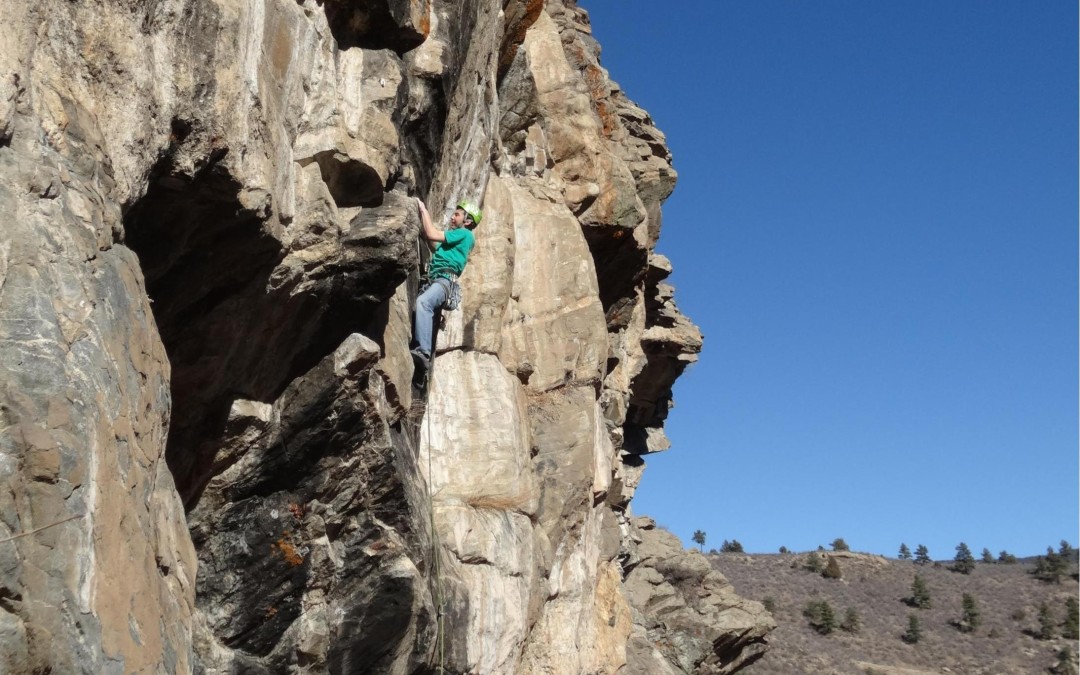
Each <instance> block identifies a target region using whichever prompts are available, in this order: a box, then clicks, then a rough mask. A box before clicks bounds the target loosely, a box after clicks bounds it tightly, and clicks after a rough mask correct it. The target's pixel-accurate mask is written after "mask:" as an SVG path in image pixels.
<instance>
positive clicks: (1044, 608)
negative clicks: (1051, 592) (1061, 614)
mask: <svg viewBox="0 0 1080 675" xmlns="http://www.w3.org/2000/svg"><path fill="white" fill-rule="evenodd" d="M1055 628H1057V622H1056V621H1054V616H1053V614H1051V613H1050V605H1048V604H1046V603H1045V602H1044V603H1042V604H1040V605H1039V630H1037V631H1035V637H1037V638H1038V639H1040V640H1052V639H1053V638H1054V632H1055V630H1054V629H1055Z"/></svg>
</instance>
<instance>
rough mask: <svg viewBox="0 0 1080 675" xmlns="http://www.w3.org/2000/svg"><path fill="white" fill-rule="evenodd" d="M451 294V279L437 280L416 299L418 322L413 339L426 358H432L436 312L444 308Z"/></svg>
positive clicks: (415, 324)
mask: <svg viewBox="0 0 1080 675" xmlns="http://www.w3.org/2000/svg"><path fill="white" fill-rule="evenodd" d="M449 293H450V280H449V279H435V280H434V281H432V282H431V285H430V286H428V287H427V290H425V291H424V292H423V293H421V294H420V297H418V298H417V299H416V320H415V322H414V323H413V338H414V339H415V340H416V342H417V344H418V345H419V350H420V351H421V352H423V353H424V356H431V342H432V340H433V339H434V337H435V330H434V328H435V312H437V311H439V309H441V308H442V306H443V304H444V303H445V302H446V296H447V295H448V294H449Z"/></svg>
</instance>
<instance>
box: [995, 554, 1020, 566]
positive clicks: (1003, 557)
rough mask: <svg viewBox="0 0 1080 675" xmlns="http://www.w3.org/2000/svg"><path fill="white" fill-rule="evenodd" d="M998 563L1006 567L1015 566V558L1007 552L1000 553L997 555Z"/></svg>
mask: <svg viewBox="0 0 1080 675" xmlns="http://www.w3.org/2000/svg"><path fill="white" fill-rule="evenodd" d="M998 562H999V563H1004V564H1006V565H1015V564H1016V556H1014V555H1013V554H1012V553H1009V552H1008V551H1002V552H1001V553H998Z"/></svg>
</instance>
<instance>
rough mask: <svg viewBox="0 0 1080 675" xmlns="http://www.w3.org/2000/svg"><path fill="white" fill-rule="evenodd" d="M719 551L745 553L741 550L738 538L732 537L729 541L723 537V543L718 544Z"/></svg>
mask: <svg viewBox="0 0 1080 675" xmlns="http://www.w3.org/2000/svg"><path fill="white" fill-rule="evenodd" d="M720 552H721V553H745V551H743V546H742V544H740V543H739V540H738V539H732V540H731V541H728V540H727V539H725V540H724V543H722V544H720Z"/></svg>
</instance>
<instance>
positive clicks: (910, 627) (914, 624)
mask: <svg viewBox="0 0 1080 675" xmlns="http://www.w3.org/2000/svg"><path fill="white" fill-rule="evenodd" d="M900 639H901V640H903V641H904V642H906V643H908V644H909V645H913V644H915V643H916V642H918V641H919V640H921V639H922V626H921V625H920V624H919V617H917V616H915V615H914V614H909V615H908V624H907V631H906V632H905V633H904V634H903V635H901V636H900Z"/></svg>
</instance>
